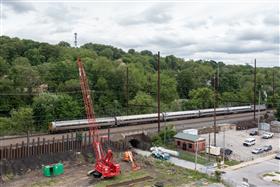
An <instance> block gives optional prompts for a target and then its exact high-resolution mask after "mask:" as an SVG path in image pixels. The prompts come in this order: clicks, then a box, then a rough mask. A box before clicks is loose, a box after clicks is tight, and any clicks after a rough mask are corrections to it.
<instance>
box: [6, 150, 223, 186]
mask: <svg viewBox="0 0 280 187" xmlns="http://www.w3.org/2000/svg"><path fill="white" fill-rule="evenodd" d="M115 156H116V160H117V162H118V163H120V164H121V168H122V174H121V175H120V176H117V177H115V178H112V179H95V178H93V177H91V176H87V172H88V171H89V170H91V169H92V166H93V165H92V163H89V162H90V159H89V158H90V157H87V158H86V159H85V157H84V156H83V155H82V154H79V155H77V156H76V159H75V161H66V162H63V164H64V168H65V169H64V171H65V172H64V174H62V175H60V176H57V177H51V178H48V177H44V176H43V175H42V172H41V169H35V170H31V171H27V173H25V174H23V175H13V176H5V177H4V180H5V182H4V183H2V185H1V187H2V186H3V187H27V186H28V187H29V186H31V187H41V186H55V187H57V186H65V187H68V186H69V187H70V186H71V187H72V186H97V187H102V186H110V185H113V186H114V185H116V184H119V183H121V182H125V181H130V180H132V179H139V178H142V177H147V176H151V177H152V178H151V179H148V180H143V181H140V182H137V183H132V184H130V185H129V186H135V187H142V186H154V184H156V183H157V184H163V185H164V186H182V187H183V186H184V187H188V186H223V185H221V184H213V183H215V182H216V180H215V179H214V178H209V177H208V176H207V175H204V174H200V173H197V172H195V171H191V170H186V169H183V168H179V167H176V166H174V165H172V164H170V163H167V162H164V161H158V160H155V159H153V158H146V157H142V156H139V155H136V156H135V158H136V160H137V163H138V165H139V166H140V167H141V169H140V170H138V171H131V164H130V163H126V162H124V161H121V153H119V154H117V155H115ZM124 186H128V185H127V184H126V185H124Z"/></svg>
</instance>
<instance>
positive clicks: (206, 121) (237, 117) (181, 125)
mask: <svg viewBox="0 0 280 187" xmlns="http://www.w3.org/2000/svg"><path fill="white" fill-rule="evenodd" d="M264 113H265V112H261V114H262V115H263V114H264ZM252 114H253V113H242V114H231V115H223V116H217V123H218V124H221V123H233V122H237V121H246V120H248V119H252ZM161 124H162V127H164V126H165V125H171V124H173V125H175V126H176V129H177V130H182V129H186V128H203V127H207V126H208V127H209V126H211V125H213V117H204V118H193V119H186V120H180V121H168V122H162V123H161ZM140 130H142V131H143V130H146V131H149V132H155V131H157V123H150V124H141V125H131V126H124V127H113V128H111V129H110V134H112V135H115V134H121V133H127V132H135V131H140ZM86 132H87V131H86ZM86 132H83V133H86ZM107 132H108V129H100V134H101V135H106V134H107ZM67 135H71V133H62V134H39V135H38V134H33V135H31V136H29V138H30V140H29V141H30V142H31V141H33V139H34V140H35V141H36V140H37V138H38V137H39V138H40V139H43V138H45V139H46V140H52V139H53V138H55V139H61V138H62V136H67ZM22 142H27V137H26V136H17V137H8V138H5V139H3V138H2V139H0V146H7V145H10V144H16V143H22Z"/></svg>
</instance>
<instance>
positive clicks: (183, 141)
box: [174, 132, 206, 153]
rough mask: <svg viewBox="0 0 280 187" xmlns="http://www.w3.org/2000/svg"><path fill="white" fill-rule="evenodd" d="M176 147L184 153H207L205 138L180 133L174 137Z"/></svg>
mask: <svg viewBox="0 0 280 187" xmlns="http://www.w3.org/2000/svg"><path fill="white" fill-rule="evenodd" d="M174 139H175V143H176V147H177V148H180V149H182V150H184V151H190V152H194V153H195V152H196V145H198V146H197V152H201V151H205V146H206V142H205V138H201V137H200V136H198V135H194V134H189V133H183V132H179V133H177V134H176V135H175V136H174Z"/></svg>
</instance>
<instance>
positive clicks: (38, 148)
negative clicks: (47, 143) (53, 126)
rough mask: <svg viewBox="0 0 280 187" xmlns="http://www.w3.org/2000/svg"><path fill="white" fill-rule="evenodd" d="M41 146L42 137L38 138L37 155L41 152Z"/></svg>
mask: <svg viewBox="0 0 280 187" xmlns="http://www.w3.org/2000/svg"><path fill="white" fill-rule="evenodd" d="M39 146H40V137H38V138H37V149H36V151H37V153H36V154H37V155H39V154H40V147H39Z"/></svg>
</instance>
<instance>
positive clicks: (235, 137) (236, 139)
mask: <svg viewBox="0 0 280 187" xmlns="http://www.w3.org/2000/svg"><path fill="white" fill-rule="evenodd" d="M250 131H251V130H242V131H236V130H228V131H225V136H224V132H220V133H218V134H217V135H216V141H217V146H219V147H223V145H224V144H223V140H224V137H225V147H226V148H229V149H231V150H232V151H233V153H232V155H231V156H230V158H231V159H234V160H239V161H249V160H253V159H255V158H259V157H262V156H265V155H268V154H272V153H275V152H279V151H280V145H279V144H280V134H279V133H278V134H277V133H274V136H273V138H271V139H263V138H262V137H261V135H256V136H250V135H249V133H250ZM201 136H202V137H204V138H205V139H206V142H207V144H208V134H203V135H201ZM210 136H211V145H214V134H213V133H212V134H211V135H210ZM249 137H254V138H255V139H256V144H255V145H253V146H250V147H246V146H243V142H244V140H245V139H246V138H249ZM265 145H271V146H272V150H271V151H268V152H263V153H260V154H252V153H251V151H252V150H253V149H255V148H259V147H263V146H265Z"/></svg>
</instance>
